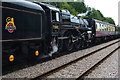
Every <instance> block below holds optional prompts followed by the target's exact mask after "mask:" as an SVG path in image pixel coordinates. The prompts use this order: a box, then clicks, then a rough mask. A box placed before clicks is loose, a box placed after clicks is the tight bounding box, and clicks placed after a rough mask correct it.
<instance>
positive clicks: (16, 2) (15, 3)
mask: <svg viewBox="0 0 120 80" xmlns="http://www.w3.org/2000/svg"><path fill="white" fill-rule="evenodd" d="M0 1H2V6H4V7H10V8H16V9H22V10H30V11H32V10H33V11H35V10H38V11H44V10H43V8H42V7H41V6H40V5H38V4H35V3H32V2H30V1H25V0H0Z"/></svg>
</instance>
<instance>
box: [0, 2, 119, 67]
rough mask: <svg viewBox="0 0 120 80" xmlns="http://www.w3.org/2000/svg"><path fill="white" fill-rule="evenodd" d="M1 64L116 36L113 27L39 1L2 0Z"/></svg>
mask: <svg viewBox="0 0 120 80" xmlns="http://www.w3.org/2000/svg"><path fill="white" fill-rule="evenodd" d="M0 9H1V10H2V40H1V42H2V63H3V65H4V64H7V63H12V62H16V61H20V60H25V59H27V60H32V61H34V60H36V59H38V58H44V57H47V56H52V54H53V53H56V52H60V51H63V50H66V51H71V50H73V49H79V48H81V47H84V46H87V45H88V44H91V43H94V42H95V41H96V40H97V39H98V38H99V39H98V40H100V39H107V38H108V37H109V38H110V37H111V36H112V37H117V36H118V33H117V34H116V26H115V25H112V24H109V23H106V22H102V21H99V20H95V19H92V18H86V19H83V18H81V17H78V16H73V15H71V14H70V12H69V11H68V10H60V9H58V8H56V7H54V6H52V5H49V4H45V3H41V2H37V1H36V2H29V1H16V0H11V1H9V0H4V2H2V6H0Z"/></svg>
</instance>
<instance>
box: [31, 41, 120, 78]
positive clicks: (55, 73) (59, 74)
mask: <svg viewBox="0 0 120 80" xmlns="http://www.w3.org/2000/svg"><path fill="white" fill-rule="evenodd" d="M119 42H120V41H117V42H114V43H112V44H109V45H107V46H104V47H103V48H100V49H97V50H95V51H94V52H92V53H90V54H88V55H85V56H83V57H80V58H78V59H76V60H74V61H71V62H69V63H67V64H65V65H62V66H60V67H58V68H55V69H53V70H51V71H49V72H47V73H44V74H42V75H40V76H38V77H36V78H34V79H33V80H39V79H46V78H66V77H67V78H77V80H79V79H82V78H84V76H85V75H86V74H87V73H89V71H91V70H93V69H94V68H95V67H96V66H98V65H99V64H100V63H102V62H103V61H104V60H106V59H107V58H109V57H110V56H111V55H112V54H113V53H114V52H115V51H117V50H118V49H119V48H120V46H117V47H115V49H113V50H110V52H108V53H107V54H106V53H105V54H106V55H104V56H103V57H101V58H100V59H99V58H98V61H97V60H96V62H95V63H93V64H92V65H91V66H89V67H88V68H86V69H85V70H84V71H82V72H79V75H78V76H76V75H75V74H74V72H73V76H71V74H69V73H71V72H72V71H74V68H76V66H78V65H77V64H80V63H82V62H87V61H88V60H89V58H91V57H94V56H96V55H98V54H100V53H101V52H103V51H105V49H107V50H108V49H109V48H110V47H113V46H114V45H116V44H118V43H119ZM91 59H92V58H91ZM93 60H94V58H93ZM88 62H89V61H88ZM88 65H89V64H86V66H88ZM73 66H74V68H73ZM84 66H85V65H84ZM78 67H79V69H80V66H78ZM70 68H71V69H70ZM64 69H65V70H66V72H69V73H68V75H69V77H68V76H67V74H66V73H64V71H65V70H64ZM81 69H83V68H81ZM69 70H70V71H69ZM76 70H77V69H76ZM64 75H66V76H64ZM74 75H75V77H74Z"/></svg>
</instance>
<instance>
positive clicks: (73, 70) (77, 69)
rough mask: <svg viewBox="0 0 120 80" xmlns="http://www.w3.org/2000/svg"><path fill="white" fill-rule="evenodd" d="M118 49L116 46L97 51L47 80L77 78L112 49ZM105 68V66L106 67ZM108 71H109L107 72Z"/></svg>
mask: <svg viewBox="0 0 120 80" xmlns="http://www.w3.org/2000/svg"><path fill="white" fill-rule="evenodd" d="M117 47H118V44H115V45H112V46H110V47H108V48H107V49H104V50H102V51H99V52H97V53H95V54H93V55H92V56H89V57H87V58H84V59H83V60H80V61H78V62H77V63H74V64H72V65H70V66H68V67H66V68H65V69H62V70H60V71H58V72H56V73H54V74H52V75H50V76H48V77H47V78H78V77H79V76H80V75H82V74H83V73H84V72H86V71H87V70H88V69H89V68H91V67H92V66H94V65H95V64H96V63H97V62H99V61H100V60H101V59H103V58H104V57H105V56H106V55H108V54H109V53H110V52H112V51H113V50H114V49H116V48H117ZM106 67H107V66H106ZM109 71H110V70H109Z"/></svg>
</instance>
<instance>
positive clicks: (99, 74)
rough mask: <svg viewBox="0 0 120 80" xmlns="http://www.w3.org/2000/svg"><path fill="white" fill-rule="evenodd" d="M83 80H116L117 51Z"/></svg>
mask: <svg viewBox="0 0 120 80" xmlns="http://www.w3.org/2000/svg"><path fill="white" fill-rule="evenodd" d="M85 78H118V51H116V52H115V53H114V54H113V55H111V56H110V57H109V58H108V59H106V60H105V61H104V62H103V63H101V64H100V65H99V66H98V67H96V68H95V69H94V70H93V71H92V72H91V73H89V74H87V75H86V76H85Z"/></svg>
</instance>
